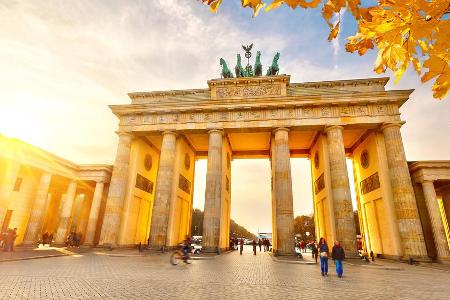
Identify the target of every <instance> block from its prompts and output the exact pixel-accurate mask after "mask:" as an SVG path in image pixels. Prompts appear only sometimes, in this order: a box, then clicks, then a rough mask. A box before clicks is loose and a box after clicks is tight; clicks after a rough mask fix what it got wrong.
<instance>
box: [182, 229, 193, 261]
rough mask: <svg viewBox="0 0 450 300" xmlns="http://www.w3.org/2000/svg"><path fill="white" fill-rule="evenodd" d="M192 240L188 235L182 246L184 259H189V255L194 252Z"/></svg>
mask: <svg viewBox="0 0 450 300" xmlns="http://www.w3.org/2000/svg"><path fill="white" fill-rule="evenodd" d="M191 243H192V242H191V238H190V237H189V236H188V235H186V237H185V239H184V241H183V244H182V246H181V251H182V252H183V255H184V257H183V259H188V258H189V254H190V253H191V250H192V246H191Z"/></svg>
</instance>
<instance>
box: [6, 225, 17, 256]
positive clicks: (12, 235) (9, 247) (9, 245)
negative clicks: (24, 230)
mask: <svg viewBox="0 0 450 300" xmlns="http://www.w3.org/2000/svg"><path fill="white" fill-rule="evenodd" d="M16 237H17V228H14V229H11V228H8V231H7V236H6V251H7V252H13V251H14V242H15V241H16Z"/></svg>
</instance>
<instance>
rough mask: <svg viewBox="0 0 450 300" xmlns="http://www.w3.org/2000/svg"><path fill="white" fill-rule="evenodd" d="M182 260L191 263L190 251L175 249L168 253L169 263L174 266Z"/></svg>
mask: <svg viewBox="0 0 450 300" xmlns="http://www.w3.org/2000/svg"><path fill="white" fill-rule="evenodd" d="M181 260H182V261H183V262H184V263H185V264H190V263H192V259H191V256H190V253H186V254H185V253H183V250H182V249H177V250H175V251H174V252H172V254H171V255H170V263H171V264H172V265H174V266H176V265H178V264H179V263H180V261H181Z"/></svg>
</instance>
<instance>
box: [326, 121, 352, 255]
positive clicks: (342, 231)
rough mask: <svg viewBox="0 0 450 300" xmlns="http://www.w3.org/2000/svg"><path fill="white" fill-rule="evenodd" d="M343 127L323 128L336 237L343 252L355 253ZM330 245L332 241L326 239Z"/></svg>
mask: <svg viewBox="0 0 450 300" xmlns="http://www.w3.org/2000/svg"><path fill="white" fill-rule="evenodd" d="M343 131H344V127H342V126H328V127H326V128H325V133H326V135H327V141H328V156H329V163H330V164H329V168H330V178H331V195H332V200H333V206H334V218H335V224H336V239H337V240H338V241H339V242H340V243H341V244H342V246H343V248H344V249H345V252H347V253H348V254H349V255H356V253H357V249H356V230H355V219H354V218H353V207H352V198H351V194H350V183H349V179H348V171H347V163H346V160H345V148H344V138H343V134H342V133H343ZM328 242H329V244H330V246H331V245H332V244H333V242H334V241H328Z"/></svg>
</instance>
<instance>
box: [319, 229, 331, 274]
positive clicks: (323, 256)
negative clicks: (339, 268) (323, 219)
mask: <svg viewBox="0 0 450 300" xmlns="http://www.w3.org/2000/svg"><path fill="white" fill-rule="evenodd" d="M319 253H320V270H321V271H322V276H328V255H329V249H328V244H327V241H326V240H325V239H324V238H323V237H322V238H320V240H319Z"/></svg>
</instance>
